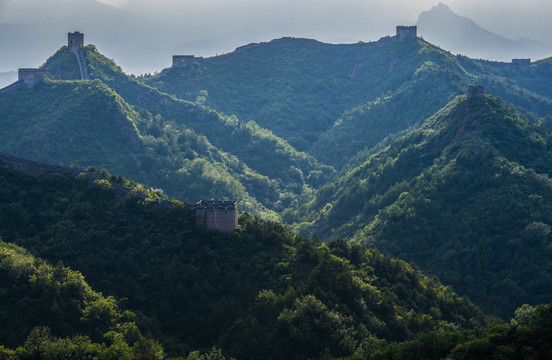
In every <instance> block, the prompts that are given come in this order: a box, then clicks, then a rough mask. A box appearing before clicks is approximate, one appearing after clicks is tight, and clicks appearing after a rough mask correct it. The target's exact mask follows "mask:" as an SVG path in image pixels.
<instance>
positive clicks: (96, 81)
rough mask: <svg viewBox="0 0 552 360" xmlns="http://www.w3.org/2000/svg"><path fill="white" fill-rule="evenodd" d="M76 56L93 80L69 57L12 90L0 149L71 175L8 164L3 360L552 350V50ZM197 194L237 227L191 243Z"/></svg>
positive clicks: (4, 179)
mask: <svg viewBox="0 0 552 360" xmlns="http://www.w3.org/2000/svg"><path fill="white" fill-rule="evenodd" d="M81 50H82V52H83V54H84V57H85V58H86V63H87V67H88V72H89V75H90V78H91V80H79V79H80V73H79V69H78V64H77V61H76V58H75V56H74V55H73V53H72V52H71V51H70V50H69V49H68V48H67V47H66V46H64V47H62V48H61V49H59V50H58V51H57V52H55V54H53V55H52V56H51V57H50V58H49V59H47V60H46V62H45V63H44V65H43V66H42V69H44V70H46V72H47V75H46V77H45V78H44V79H43V80H42V81H40V82H38V83H36V84H35V85H34V86H27V85H25V84H23V82H18V83H16V84H15V85H14V86H11V87H9V88H7V89H3V90H0V138H1V139H2V141H0V151H1V152H4V153H9V154H13V155H17V156H21V157H24V158H28V159H32V160H37V161H41V162H45V163H49V164H61V165H71V166H72V169H73V170H72V171H71V172H68V173H52V174H49V175H42V176H40V177H36V176H33V175H31V174H28V173H23V172H19V171H17V170H13V169H12V170H10V169H7V168H4V167H2V164H0V238H1V240H0V278H1V279H2V282H1V284H0V319H2V320H4V322H5V323H6V324H9V325H8V326H7V327H5V328H4V329H3V330H1V331H0V358H6V359H37V358H46V359H59V358H82V359H93V358H98V359H115V358H127V359H189V360H192V359H198V360H200V359H203V360H210V359H213V360H214V359H219V360H220V359H225V358H236V359H261V358H262V359H266V358H269V359H315V358H320V359H332V358H339V359H414V358H416V359H418V358H428V359H440V358H452V359H464V358H465V359H473V358H497V359H518V358H534V359H540V358H547V356H548V355H549V354H550V351H551V350H552V349H551V348H550V343H551V341H552V332H551V330H550V325H549V324H550V317H551V314H552V313H551V305H547V304H548V303H550V294H551V293H552V268H551V264H552V250H551V249H552V237H551V226H552V208H551V207H550V206H549V204H550V203H551V200H552V188H551V184H552V183H551V182H550V176H552V168H551V165H550V164H552V152H551V150H552V149H551V144H552V138H551V136H552V134H551V133H550V132H549V130H547V128H551V127H552V117H551V115H550V114H551V113H552V87H551V86H550V76H551V75H552V74H551V69H552V65H551V64H552V61H551V59H544V60H540V61H537V62H533V63H531V64H529V65H524V66H519V65H517V64H510V63H500V62H490V61H485V60H474V59H469V58H467V57H464V56H454V55H452V54H450V53H448V52H446V51H443V50H442V49H440V48H438V47H436V46H434V45H432V44H430V43H427V42H425V41H424V40H423V39H416V40H412V41H399V39H397V38H396V37H385V38H382V39H380V40H379V41H377V42H371V43H357V44H348V45H336V44H324V43H320V42H317V41H315V40H308V39H296V38H283V39H278V40H273V41H271V42H267V43H260V44H250V45H247V46H243V47H241V48H238V49H236V51H234V52H232V53H230V54H225V55H222V56H216V57H212V58H205V59H204V58H196V59H195V61H194V62H192V63H188V64H185V65H180V66H173V67H171V68H168V69H165V70H163V71H162V72H160V73H158V74H155V75H153V76H150V75H148V76H141V77H138V78H137V77H134V76H129V75H127V74H125V73H124V72H123V71H122V70H121V68H120V67H119V66H117V64H116V63H115V62H114V61H113V60H111V59H108V58H106V57H105V56H103V55H102V54H101V53H100V52H99V51H98V49H97V48H96V47H95V46H94V45H87V46H83V47H82V48H81ZM474 83H478V84H481V85H484V86H485V88H486V90H487V92H488V93H487V95H484V96H475V97H471V98H467V97H466V96H463V95H462V94H463V93H464V92H465V89H466V87H467V86H468V85H470V84H474ZM81 166H82V167H81ZM83 167H90V168H89V169H88V171H85V170H83ZM75 169H76V170H78V171H77V172H80V175H78V176H74V175H71V174H74V173H75V171H76V170H75ZM97 169H101V170H97ZM110 173H114V174H118V175H110ZM92 174H94V175H93V176H92ZM119 174H120V175H119ZM98 177H101V179H102V180H97V179H98ZM127 179H129V180H127ZM119 186H124V187H128V188H130V190H129V191H128V196H127V198H126V199H122V198H121V196H120V194H118V192H117V191H116V188H117V187H119ZM138 194H139V196H137V195H138ZM169 197H170V198H174V199H176V200H170V201H166V200H168V199H169ZM201 199H217V200H238V201H239V209H240V211H241V212H242V215H241V216H240V219H239V223H240V227H239V228H237V229H236V230H235V232H234V233H232V234H221V233H216V232H202V231H199V230H197V229H196V228H195V212H194V211H193V209H192V208H191V207H190V206H188V205H187V204H188V203H195V202H197V201H198V200H201ZM160 200H163V201H164V204H170V206H160V205H159V204H160V202H159V201H160ZM280 222H282V223H283V224H282V223H280ZM284 224H287V225H284ZM54 264H55V265H54ZM472 301H473V303H472ZM480 309H481V310H480Z"/></svg>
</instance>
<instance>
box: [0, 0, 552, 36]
mask: <svg viewBox="0 0 552 360" xmlns="http://www.w3.org/2000/svg"><path fill="white" fill-rule="evenodd" d="M13 1H16V0H0V21H3V22H8V21H9V19H6V18H5V17H2V14H1V12H2V4H6V3H8V2H13ZM17 1H19V3H20V4H25V3H28V4H29V5H30V6H29V9H28V11H29V12H30V13H32V12H34V11H36V12H38V14H35V15H37V16H43V17H47V16H50V14H47V11H45V10H44V8H42V9H41V8H38V7H37V6H35V5H34V4H35V3H36V0H34V1H33V0H17ZM85 1H88V0H40V2H41V3H43V4H47V3H58V4H62V6H63V4H65V5H68V6H70V5H69V4H71V5H75V4H78V3H81V2H85ZM98 1H100V2H102V3H105V4H109V5H114V6H119V7H120V9H122V10H128V11H132V12H134V13H137V14H139V15H142V16H144V17H148V18H150V19H154V20H156V21H162V22H169V23H171V24H173V25H175V26H178V27H179V28H183V29H187V30H189V31H194V29H195V31H196V32H197V33H198V34H200V33H201V31H199V30H198V29H199V28H203V29H202V30H203V31H204V33H205V34H207V35H211V34H215V33H217V32H219V33H221V32H224V30H229V31H236V30H245V29H247V30H254V31H257V32H261V33H266V34H267V35H274V36H277V35H278V34H282V35H290V34H292V33H296V34H295V35H297V36H311V37H316V38H319V39H320V40H326V41H355V40H362V39H359V38H358V37H359V36H363V37H364V36H370V35H372V36H381V35H386V34H389V33H392V32H393V30H394V27H395V25H397V24H399V23H401V24H415V23H416V20H417V17H418V14H419V13H420V12H422V11H426V10H429V9H430V8H431V7H432V6H434V5H437V4H438V3H439V0H232V1H230V0H98ZM443 2H444V3H446V4H447V5H449V6H450V8H451V9H452V10H453V11H454V12H456V13H457V14H459V15H461V16H466V17H469V18H471V19H473V20H474V21H476V22H477V23H479V24H480V25H481V26H483V27H484V28H487V29H488V30H491V31H494V32H497V33H499V34H501V35H504V36H507V37H511V38H518V37H532V38H536V39H537V40H541V41H543V40H547V38H548V34H549V33H550V26H549V23H550V20H549V18H550V14H552V1H550V0H523V1H521V0H446V1H443ZM545 34H546V35H545ZM365 40H377V39H376V38H374V39H365Z"/></svg>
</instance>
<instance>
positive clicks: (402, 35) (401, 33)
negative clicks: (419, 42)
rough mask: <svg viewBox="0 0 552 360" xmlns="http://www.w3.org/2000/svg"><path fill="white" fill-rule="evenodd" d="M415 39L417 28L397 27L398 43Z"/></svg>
mask: <svg viewBox="0 0 552 360" xmlns="http://www.w3.org/2000/svg"><path fill="white" fill-rule="evenodd" d="M417 37H418V27H417V26H397V39H399V41H405V40H416V38H417Z"/></svg>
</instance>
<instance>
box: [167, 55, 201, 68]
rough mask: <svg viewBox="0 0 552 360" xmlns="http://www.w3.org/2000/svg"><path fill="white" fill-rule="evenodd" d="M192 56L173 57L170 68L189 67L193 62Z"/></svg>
mask: <svg viewBox="0 0 552 360" xmlns="http://www.w3.org/2000/svg"><path fill="white" fill-rule="evenodd" d="M195 59H196V57H195V56H194V55H173V63H172V66H179V65H189V64H192V63H193V62H194V61H195Z"/></svg>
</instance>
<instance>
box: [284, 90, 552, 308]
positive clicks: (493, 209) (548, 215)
mask: <svg viewBox="0 0 552 360" xmlns="http://www.w3.org/2000/svg"><path fill="white" fill-rule="evenodd" d="M551 144H552V137H551V134H550V133H549V132H548V131H547V130H546V129H544V128H542V127H540V126H538V125H534V124H531V123H530V122H528V121H527V120H525V119H523V118H521V117H520V116H519V115H518V114H517V113H516V112H515V111H514V110H513V109H512V108H511V107H510V106H508V105H507V104H505V103H504V102H503V101H502V100H500V99H498V98H496V97H494V96H492V95H487V96H485V97H473V98H470V99H466V98H465V97H459V98H458V99H457V100H454V101H453V102H452V103H451V104H449V105H448V107H446V108H445V109H443V110H442V111H441V112H439V113H437V114H436V115H435V116H433V117H432V118H430V119H428V120H427V121H426V122H425V123H424V124H423V125H422V126H421V127H420V128H419V129H417V130H413V131H411V132H408V133H407V134H406V135H404V136H402V137H398V138H397V139H396V140H394V141H392V142H391V143H390V144H389V146H387V147H386V148H385V149H383V150H381V151H379V152H377V153H375V154H373V155H372V156H371V157H370V158H369V159H368V160H367V161H366V162H364V163H363V164H361V165H360V166H358V167H357V168H355V169H354V170H352V171H350V172H349V173H347V174H346V175H345V176H343V177H342V178H340V180H339V181H337V182H335V183H332V184H329V185H327V186H325V187H323V188H322V189H321V190H320V191H319V192H318V194H317V197H316V199H315V200H313V201H312V202H311V203H309V204H307V205H305V206H303V207H302V208H300V210H299V211H296V212H295V213H293V216H295V219H297V220H299V219H302V220H299V221H302V222H301V223H300V224H298V225H297V229H298V230H299V232H300V233H301V232H302V233H309V232H310V231H315V232H317V233H319V234H320V235H321V236H323V237H325V238H333V237H336V236H338V237H340V236H349V237H351V238H352V239H353V240H354V241H356V242H359V243H363V244H365V245H368V246H375V247H377V248H379V249H382V250H385V251H387V252H390V253H393V254H395V255H396V256H399V257H401V258H403V259H406V260H408V261H413V262H415V263H416V264H418V265H419V266H421V267H422V268H423V269H424V270H425V271H427V272H428V273H430V274H435V275H438V276H439V278H441V279H443V280H444V281H445V282H446V283H448V284H452V285H453V286H454V287H455V289H456V290H457V291H459V292H460V293H462V294H466V295H468V296H469V297H470V298H471V299H473V300H474V301H475V302H476V303H477V304H479V305H480V306H481V307H482V308H484V309H486V310H487V311H490V312H493V313H495V314H498V315H501V316H505V317H506V316H509V314H511V313H512V311H513V310H514V309H515V308H516V307H518V306H520V305H521V304H523V303H526V302H530V303H540V302H547V301H548V298H549V295H550V289H551V287H552V268H551V264H552V262H551V261H550V260H551V257H552V253H551V251H550V244H551V239H550V237H549V235H550V225H551V224H552V208H551V207H550V203H551V200H552V188H551V187H550V181H549V174H551V173H552V168H551V165H550V164H552V151H551V146H552V145H551ZM290 215H291V214H290Z"/></svg>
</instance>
